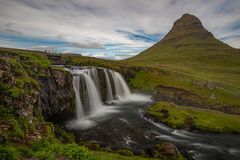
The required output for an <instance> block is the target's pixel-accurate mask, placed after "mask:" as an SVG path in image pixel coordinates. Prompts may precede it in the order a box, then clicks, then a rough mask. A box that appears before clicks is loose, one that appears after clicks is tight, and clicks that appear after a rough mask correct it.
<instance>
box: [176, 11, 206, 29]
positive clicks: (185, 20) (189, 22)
mask: <svg viewBox="0 0 240 160" xmlns="http://www.w3.org/2000/svg"><path fill="white" fill-rule="evenodd" d="M196 25H198V26H199V27H203V26H202V23H201V21H200V20H199V19H198V18H197V17H196V16H194V15H191V14H188V13H186V14H184V15H183V16H182V17H181V18H179V19H178V20H177V21H175V22H174V24H173V28H179V27H187V26H188V27H191V26H192V27H194V26H196Z"/></svg>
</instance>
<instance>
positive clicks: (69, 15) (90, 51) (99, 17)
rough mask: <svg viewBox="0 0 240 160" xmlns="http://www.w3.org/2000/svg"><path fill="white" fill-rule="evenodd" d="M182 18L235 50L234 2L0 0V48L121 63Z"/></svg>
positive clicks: (239, 44) (237, 5) (239, 18)
mask: <svg viewBox="0 0 240 160" xmlns="http://www.w3.org/2000/svg"><path fill="white" fill-rule="evenodd" d="M184 13H191V14H194V15H196V16H197V17H199V18H200V20H201V21H202V22H203V24H204V26H205V27H206V28H207V29H208V30H209V31H211V32H212V33H213V34H214V35H215V37H217V38H218V39H220V40H222V41H224V42H225V43H227V44H229V45H231V46H232V47H235V48H240V0H0V22H1V23H0V46H1V47H14V48H24V49H35V50H44V49H48V50H55V51H59V52H64V53H80V54H82V55H86V56H94V57H99V58H108V59H124V58H127V57H130V56H133V55H136V54H138V53H140V52H141V51H143V50H144V49H146V48H148V47H150V46H152V45H153V44H154V43H156V42H158V41H159V40H160V39H161V38H163V36H164V35H165V34H166V33H167V32H168V31H169V29H170V28H171V27H172V23H173V22H174V21H175V20H176V19H178V18H179V17H181V16H182V14H184Z"/></svg>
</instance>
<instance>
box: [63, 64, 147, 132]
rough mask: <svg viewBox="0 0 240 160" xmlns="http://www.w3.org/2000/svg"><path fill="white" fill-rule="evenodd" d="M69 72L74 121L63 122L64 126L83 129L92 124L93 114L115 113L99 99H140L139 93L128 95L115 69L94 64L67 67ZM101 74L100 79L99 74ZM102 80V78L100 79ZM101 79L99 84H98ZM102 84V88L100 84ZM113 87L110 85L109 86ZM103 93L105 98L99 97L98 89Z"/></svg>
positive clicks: (94, 123) (111, 100)
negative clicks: (74, 109) (72, 90)
mask: <svg viewBox="0 0 240 160" xmlns="http://www.w3.org/2000/svg"><path fill="white" fill-rule="evenodd" d="M68 70H69V71H70V72H71V73H72V74H73V87H74V91H75V103H76V112H77V113H76V117H77V119H76V120H73V121H70V122H69V123H68V124H67V127H68V128H72V129H74V128H81V129H86V128H89V127H92V126H94V125H96V121H94V120H93V118H94V117H98V119H97V121H98V120H99V118H100V117H99V116H103V115H106V114H109V113H115V112H118V111H117V110H116V107H115V106H110V105H108V106H104V105H103V102H102V99H106V102H107V103H113V104H118V103H125V102H129V101H135V100H138V101H139V100H143V101H146V99H145V100H144V98H143V96H139V95H136V94H131V92H130V89H129V88H128V86H127V83H126V82H125V80H124V79H123V77H122V75H121V74H120V73H118V72H115V71H112V70H109V69H105V68H94V67H82V68H78V69H76V68H75V69H68ZM102 76H105V78H103V79H99V78H100V77H101V78H102ZM102 80H105V82H104V81H102ZM100 82H101V83H100ZM100 84H106V91H105V92H104V91H103V90H102V89H104V86H101V85H100ZM112 86H113V88H112ZM101 91H103V93H106V95H102V96H106V97H105V98H104V97H102V98H101V94H100V92H101Z"/></svg>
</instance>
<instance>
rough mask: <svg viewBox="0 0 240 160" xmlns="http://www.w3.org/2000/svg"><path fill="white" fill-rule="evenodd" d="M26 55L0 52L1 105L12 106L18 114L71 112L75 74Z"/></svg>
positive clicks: (47, 114) (46, 114)
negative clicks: (36, 60)
mask: <svg viewBox="0 0 240 160" xmlns="http://www.w3.org/2000/svg"><path fill="white" fill-rule="evenodd" d="M26 55H27V54H26ZM26 55H25V54H24V55H23V56H22V55H18V54H17V53H14V52H13V53H12V52H11V53H10V54H7V53H6V54H2V53H1V55H0V89H1V93H0V102H1V103H0V104H1V105H0V107H1V108H0V109H3V108H6V109H7V110H13V111H14V115H15V116H20V117H21V116H28V117H32V116H36V115H40V116H43V117H44V118H45V119H48V118H50V117H51V116H53V115H56V114H61V113H66V112H72V111H73V110H74V108H75V107H74V90H73V86H72V75H71V74H70V73H69V72H67V71H65V70H63V69H61V68H58V67H53V66H51V65H50V64H49V65H41V64H40V63H38V62H34V61H33V60H35V59H30V60H29V61H28V58H29V57H27V56H26ZM31 56H32V55H31ZM41 58H43V59H44V57H41Z"/></svg>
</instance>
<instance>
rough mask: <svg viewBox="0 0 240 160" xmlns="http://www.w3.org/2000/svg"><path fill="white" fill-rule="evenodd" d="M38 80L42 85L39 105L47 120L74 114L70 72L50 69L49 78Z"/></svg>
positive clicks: (44, 77)
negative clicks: (65, 114)
mask: <svg viewBox="0 0 240 160" xmlns="http://www.w3.org/2000/svg"><path fill="white" fill-rule="evenodd" d="M38 80H39V82H40V84H41V85H40V86H41V88H40V100H39V105H40V106H41V110H42V113H43V115H44V117H45V118H51V117H52V116H53V115H58V114H62V113H66V112H68V113H69V112H73V110H74V108H75V107H74V90H73V85H72V75H71V74H70V73H69V72H67V71H63V70H54V69H49V71H48V76H41V77H39V78H38Z"/></svg>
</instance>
